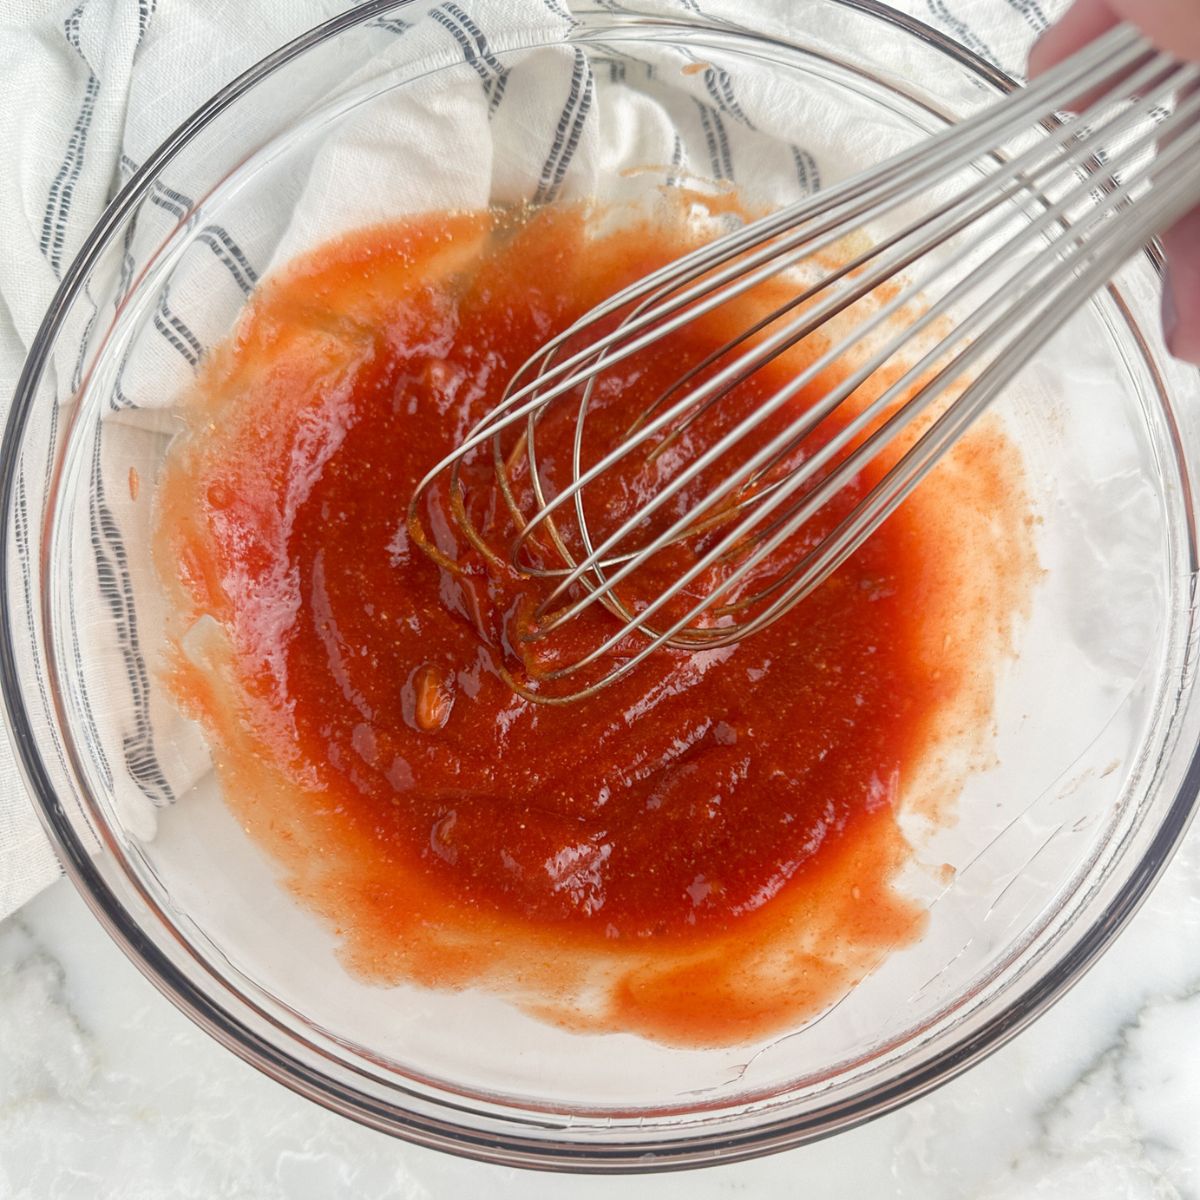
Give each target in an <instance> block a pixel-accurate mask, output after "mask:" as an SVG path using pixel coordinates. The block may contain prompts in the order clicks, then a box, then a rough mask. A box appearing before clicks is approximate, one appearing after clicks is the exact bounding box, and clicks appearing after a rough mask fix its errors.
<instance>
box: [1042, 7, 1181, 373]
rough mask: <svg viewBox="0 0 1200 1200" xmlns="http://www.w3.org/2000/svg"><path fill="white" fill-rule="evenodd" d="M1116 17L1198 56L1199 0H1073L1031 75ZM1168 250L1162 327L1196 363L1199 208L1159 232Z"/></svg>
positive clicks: (1170, 344)
mask: <svg viewBox="0 0 1200 1200" xmlns="http://www.w3.org/2000/svg"><path fill="white" fill-rule="evenodd" d="M1120 21H1129V22H1131V23H1132V24H1134V25H1136V26H1137V27H1138V28H1139V29H1141V30H1142V32H1143V33H1144V34H1145V35H1146V36H1147V37H1148V38H1150V40H1151V41H1152V42H1154V44H1155V45H1156V46H1158V47H1159V48H1160V49H1162V50H1166V51H1168V52H1169V53H1171V54H1174V55H1176V56H1177V57H1179V58H1189V59H1194V60H1195V61H1197V62H1200V0H1075V3H1074V4H1073V5H1072V6H1071V8H1070V9H1068V11H1067V12H1066V13H1065V14H1064V16H1063V17H1062V19H1061V20H1060V21H1059V22H1058V23H1057V24H1056V25H1053V26H1051V27H1050V28H1049V29H1048V30H1046V32H1045V33H1044V34H1042V36H1041V38H1040V39H1039V40H1038V42H1037V44H1036V45H1035V46H1034V48H1033V51H1032V52H1031V54H1030V55H1029V73H1030V76H1036V75H1040V74H1041V73H1042V72H1043V71H1045V70H1047V69H1048V68H1050V67H1052V66H1054V64H1055V63H1057V62H1059V61H1060V60H1062V59H1064V58H1066V57H1067V56H1068V55H1069V54H1071V53H1073V52H1074V51H1076V50H1078V49H1079V48H1080V47H1081V46H1083V45H1084V44H1085V43H1087V42H1090V41H1092V39H1094V38H1097V37H1099V36H1100V35H1101V34H1102V33H1104V32H1105V31H1106V30H1109V29H1111V28H1112V27H1113V26H1114V25H1116V24H1117V23H1118V22H1120ZM1162 242H1163V248H1164V250H1165V251H1166V255H1167V277H1166V279H1165V280H1164V281H1163V304H1162V313H1163V333H1164V335H1165V337H1166V340H1167V348H1168V349H1169V350H1170V351H1171V353H1172V354H1173V355H1175V357H1176V358H1182V359H1184V360H1186V361H1187V362H1193V363H1196V364H1197V365H1198V366H1200V208H1194V209H1192V211H1191V212H1190V213H1188V214H1187V215H1186V216H1185V217H1184V218H1183V219H1182V220H1181V221H1179V222H1178V223H1177V224H1176V225H1175V226H1174V227H1173V228H1171V229H1169V230H1167V232H1166V233H1165V234H1164V235H1163V238H1162Z"/></svg>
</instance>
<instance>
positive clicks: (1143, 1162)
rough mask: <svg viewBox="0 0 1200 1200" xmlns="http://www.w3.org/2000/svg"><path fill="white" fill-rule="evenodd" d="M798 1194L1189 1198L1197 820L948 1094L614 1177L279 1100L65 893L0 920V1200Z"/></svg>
mask: <svg viewBox="0 0 1200 1200" xmlns="http://www.w3.org/2000/svg"><path fill="white" fill-rule="evenodd" d="M631 1188H632V1191H631ZM799 1194H803V1195H804V1197H805V1200H824V1198H826V1197H828V1198H831V1200H842V1198H844V1197H851V1196H853V1197H865V1198H867V1200H878V1198H880V1197H885V1196H896V1197H921V1198H922V1200H942V1198H946V1200H950V1198H954V1200H962V1198H964V1197H981V1198H986V1200H1005V1198H1010V1197H1011V1198H1013V1200H1017V1198H1020V1200H1026V1198H1029V1197H1043V1196H1044V1197H1054V1198H1055V1200H1107V1198H1109V1197H1113V1198H1114V1200H1115V1198H1117V1197H1120V1198H1121V1200H1140V1198H1142V1197H1145V1198H1147V1200H1148V1198H1150V1197H1154V1198H1155V1200H1167V1198H1170V1197H1181V1198H1182V1197H1190V1196H1196V1195H1200V827H1197V828H1196V829H1194V830H1193V831H1192V833H1191V835H1190V837H1189V839H1188V840H1187V842H1186V843H1185V845H1184V847H1183V849H1182V850H1181V852H1180V854H1179V855H1178V856H1177V858H1176V859H1175V861H1174V862H1173V864H1172V865H1171V867H1170V868H1169V870H1168V872H1167V874H1166V875H1165V876H1164V878H1163V880H1162V881H1161V883H1160V884H1159V886H1158V888H1157V889H1156V890H1155V891H1154V893H1153V894H1152V896H1151V897H1150V899H1149V900H1148V901H1147V903H1146V905H1145V907H1144V908H1143V910H1142V911H1141V912H1140V913H1139V914H1138V915H1137V916H1136V917H1135V918H1134V920H1133V922H1132V923H1131V925H1130V926H1129V928H1128V929H1127V930H1126V931H1125V932H1124V933H1123V934H1122V935H1121V937H1120V939H1119V940H1118V941H1117V943H1116V945H1115V946H1114V947H1113V948H1112V949H1111V950H1110V951H1109V953H1108V954H1107V955H1106V956H1105V957H1104V958H1103V959H1102V961H1101V962H1100V963H1099V964H1098V965H1097V966H1096V967H1095V968H1094V969H1093V970H1092V972H1091V973H1090V974H1089V975H1088V976H1087V977H1086V978H1085V979H1083V980H1082V981H1081V982H1080V983H1079V985H1078V986H1077V987H1076V988H1075V989H1074V990H1073V991H1072V992H1071V993H1070V994H1069V995H1068V996H1067V997H1066V998H1065V999H1064V1000H1063V1001H1062V1002H1061V1003H1060V1004H1059V1005H1058V1006H1057V1007H1056V1008H1055V1009H1053V1010H1052V1011H1051V1012H1050V1013H1048V1014H1046V1015H1045V1016H1044V1017H1043V1018H1042V1019H1041V1020H1040V1021H1038V1022H1037V1023H1036V1024H1035V1025H1034V1026H1033V1027H1032V1028H1031V1029H1029V1030H1027V1031H1026V1032H1025V1033H1023V1034H1022V1035H1021V1036H1020V1037H1018V1038H1017V1039H1016V1040H1015V1041H1014V1042H1012V1043H1011V1044H1010V1045H1008V1046H1007V1047H1005V1048H1004V1049H1003V1050H1001V1051H1000V1052H999V1053H997V1054H996V1055H994V1056H993V1057H992V1058H991V1059H989V1060H988V1061H987V1062H986V1063H984V1064H982V1065H981V1066H979V1067H977V1068H976V1069H975V1070H973V1071H972V1072H970V1073H968V1074H967V1075H966V1076H964V1077H963V1078H961V1079H959V1080H957V1081H955V1082H954V1083H952V1084H950V1085H948V1086H947V1087H945V1088H942V1089H941V1090H940V1091H938V1092H936V1093H934V1094H933V1095H932V1096H929V1097H927V1098H925V1099H923V1100H920V1101H918V1102H917V1103H914V1104H912V1105H910V1106H909V1107H907V1108H905V1109H902V1110H901V1111H899V1112H897V1113H893V1114H892V1115H891V1116H888V1117H885V1118H883V1119H882V1120H879V1121H876V1122H874V1123H873V1124H871V1125H868V1126H866V1127H864V1128H861V1129H858V1130H855V1131H853V1132H850V1133H847V1134H843V1135H841V1136H839V1137H835V1138H832V1139H830V1140H828V1141H825V1142H822V1143H819V1144H817V1145H814V1146H811V1147H806V1148H804V1149H800V1150H796V1151H792V1152H790V1153H787V1154H781V1155H777V1156H775V1157H773V1158H766V1159H760V1160H758V1161H755V1162H751V1163H742V1164H737V1165H734V1166H729V1167H719V1168H713V1169H709V1170H707V1171H701V1172H684V1173H678V1174H672V1175H659V1176H642V1177H639V1178H638V1179H637V1181H636V1184H634V1183H632V1182H631V1181H630V1180H628V1179H624V1180H622V1179H602V1178H586V1177H581V1176H571V1177H563V1176H554V1175H538V1174H531V1173H525V1172H520V1171H514V1170H506V1169H500V1168H495V1167H489V1166H483V1165H480V1164H478V1163H471V1162H466V1161H461V1160H458V1159H455V1158H451V1157H448V1156H445V1155H441V1154H436V1153H433V1152H431V1151H427V1150H421V1149H417V1148H415V1147H412V1146H408V1145H405V1144H403V1143H401V1142H397V1141H393V1140H391V1139H389V1138H387V1137H385V1136H383V1135H382V1134H378V1133H374V1132H372V1131H369V1130H366V1129H363V1128H360V1127H358V1126H356V1125H354V1124H352V1123H351V1122H349V1121H346V1120H344V1119H342V1118H340V1117H336V1116H333V1115H332V1114H330V1113H327V1112H325V1111H324V1110H322V1109H320V1108H318V1107H316V1106H314V1105H312V1104H310V1103H309V1102H307V1101H305V1100H302V1099H300V1098H299V1097H297V1096H294V1095H292V1094H291V1093H290V1092H288V1091H286V1090H285V1089H284V1088H282V1087H280V1086H279V1085H277V1084H275V1083H273V1082H271V1081H270V1080H268V1079H266V1078H265V1077H263V1076H260V1075H258V1074H257V1073H256V1072H255V1071H254V1070H252V1069H251V1068H250V1067H248V1066H246V1065H244V1064H243V1063H241V1062H240V1061H238V1060H237V1059H235V1058H234V1057H233V1056H232V1055H231V1054H229V1053H228V1052H226V1051H225V1050H223V1049H222V1048H220V1047H219V1046H218V1045H217V1044H216V1043H215V1042H212V1041H210V1040H209V1039H208V1038H207V1037H206V1036H205V1035H204V1034H202V1033H201V1032H200V1031H199V1030H198V1029H196V1028H194V1027H193V1026H192V1025H191V1024H190V1023H189V1022H188V1021H187V1019H186V1018H184V1017H183V1016H182V1015H181V1014H179V1013H178V1012H176V1011H175V1010H174V1009H173V1007H172V1006H171V1005H170V1003H169V1002H168V1001H166V1000H165V999H163V998H162V997H161V996H160V995H158V993H157V992H156V991H155V990H154V989H153V988H152V987H151V986H150V984H149V983H147V982H146V981H145V980H143V979H142V977H141V976H140V975H139V974H138V972H137V971H136V969H135V968H134V967H133V966H132V965H131V964H130V963H128V962H127V961H126V960H125V959H124V958H123V956H122V955H121V953H120V952H119V951H118V950H117V949H116V948H115V947H114V946H113V945H112V944H111V943H110V942H109V940H108V938H107V936H106V935H105V934H104V933H103V931H102V930H101V929H100V927H99V926H98V925H97V924H96V922H95V921H94V920H93V919H92V918H91V916H90V915H89V914H88V912H87V910H86V909H85V907H84V905H83V903H82V901H81V900H80V899H79V898H78V897H77V896H76V895H75V894H74V893H73V892H72V890H71V887H70V885H69V884H68V883H67V882H65V881H61V882H59V883H58V884H56V885H55V886H54V887H52V888H51V889H50V890H49V891H48V892H46V893H44V894H43V895H42V896H40V897H39V898H38V899H37V900H36V901H34V902H33V903H32V904H31V905H29V906H27V907H26V908H25V909H23V910H22V911H21V912H20V913H18V914H17V915H16V916H14V917H10V918H9V919H8V920H7V921H4V922H3V923H0V1200H60V1198H67V1197H70V1198H74V1197H79V1198H80V1200H108V1198H110V1197H111V1198H113V1200H117V1198H119V1200H157V1198H159V1197H171V1198H172V1200H175V1198H179V1200H189V1198H192V1197H195V1198H196V1200H216V1198H218V1197H247V1198H252V1200H274V1198H276V1197H279V1198H286V1200H308V1198H310V1197H311V1198H312V1200H342V1198H345V1200H375V1198H381V1197H389V1198H394V1200H426V1198H430V1200H457V1198H459V1197H463V1198H470V1200H474V1198H475V1197H489V1198H490V1197H496V1198H499V1200H504V1198H510V1197H521V1198H522V1200H540V1198H542V1197H546V1198H550V1197H555V1198H558V1197H563V1196H569V1197H571V1200H575V1198H578V1197H585V1198H591V1197H597V1198H603V1197H615V1196H617V1195H633V1196H635V1197H637V1200H642V1198H646V1200H667V1198H674V1197H687V1198H688V1200H707V1198H709V1197H718V1196H720V1197H724V1196H739V1195H740V1196H754V1197H785V1196H786V1197H792V1196H796V1195H799Z"/></svg>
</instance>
